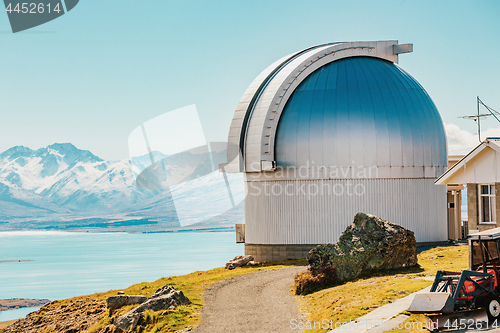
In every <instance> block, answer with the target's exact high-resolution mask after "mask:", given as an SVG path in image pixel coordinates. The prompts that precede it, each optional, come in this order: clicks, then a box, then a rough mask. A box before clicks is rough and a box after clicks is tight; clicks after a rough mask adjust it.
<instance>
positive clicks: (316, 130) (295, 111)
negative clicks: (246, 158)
mask: <svg viewBox="0 0 500 333" xmlns="http://www.w3.org/2000/svg"><path fill="white" fill-rule="evenodd" d="M275 154H276V164H277V166H278V167H279V166H283V167H306V166H307V167H311V166H316V167H332V166H336V167H348V166H351V165H356V166H363V167H371V166H376V167H377V168H378V177H383V178H401V177H405V178H422V177H426V176H427V177H429V176H431V177H437V176H439V175H440V174H442V173H443V172H444V171H445V170H444V167H445V166H446V164H447V162H446V161H447V155H446V137H445V132H444V128H443V125H442V121H441V117H440V115H439V112H438V110H437V109H436V107H435V105H434V103H433V102H432V100H431V98H430V97H429V96H428V94H427V93H426V91H425V90H424V89H423V88H422V86H421V85H420V84H419V83H418V82H417V81H416V80H415V79H414V78H413V77H411V76H410V75H409V74H408V73H406V72H405V71H404V70H402V69H401V68H399V67H398V66H397V65H395V64H394V63H391V62H389V61H385V60H382V59H378V58H373V57H349V58H344V59H341V60H338V61H334V62H331V63H329V64H327V65H325V66H323V67H321V68H319V69H317V70H316V71H315V72H313V73H312V74H310V75H309V76H308V77H307V78H305V79H304V81H302V82H301V83H300V85H299V86H298V87H297V89H295V91H294V92H293V94H292V95H291V97H290V99H289V100H288V102H287V104H286V106H285V108H284V110H283V112H282V114H281V118H280V121H279V124H278V128H277V134H276V143H275Z"/></svg>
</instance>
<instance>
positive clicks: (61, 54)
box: [0, 0, 500, 160]
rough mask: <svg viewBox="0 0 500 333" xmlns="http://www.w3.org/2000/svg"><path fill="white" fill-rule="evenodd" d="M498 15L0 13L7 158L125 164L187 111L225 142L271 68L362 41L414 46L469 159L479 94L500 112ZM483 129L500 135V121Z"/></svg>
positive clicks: (341, 6)
mask: <svg viewBox="0 0 500 333" xmlns="http://www.w3.org/2000/svg"><path fill="white" fill-rule="evenodd" d="M498 17H500V1H498V0H482V1H479V0H475V1H473V0H471V1H460V0H452V1H448V0H439V1H435V0H432V1H428V0H419V1H415V0H411V1H404V0H399V1H398V0H394V1H373V0H364V1H361V0H352V1H335V0H330V1H307V2H305V1H294V0H286V1H281V0H280V1H272V0H266V1H261V0H255V1H234V0H233V1H210V2H209V1H201V0H199V1H190V0H183V1H172V0H148V1H131V0H121V1H116V0H114V1H112V0H108V1H102V0H81V1H80V3H79V4H78V5H77V6H76V7H75V8H74V9H73V10H72V11H71V12H69V13H67V14H66V15H63V16H61V17H60V18H58V19H56V20H54V21H51V22H48V23H46V24H44V25H41V26H39V27H36V28H33V29H30V30H27V31H25V32H19V33H16V34H13V33H12V31H11V29H10V25H9V22H8V18H7V14H6V13H5V12H4V13H0V152H1V151H4V150H6V149H8V148H10V147H13V146H16V145H23V146H27V147H30V148H32V149H38V148H41V147H45V146H47V145H50V144H52V143H55V142H59V143H61V142H71V143H73V144H74V145H75V146H77V147H78V148H80V149H87V150H90V151H91V152H92V153H94V154H95V155H97V156H99V157H101V158H104V159H108V160H118V159H127V158H128V157H129V155H128V154H129V153H128V137H129V135H130V134H131V133H132V132H133V131H134V129H136V128H137V127H138V126H140V125H141V124H143V123H145V122H147V121H149V120H151V119H153V118H155V117H158V116H161V115H162V114H164V113H166V112H169V111H172V110H176V109H179V108H182V107H186V106H190V105H195V106H196V109H197V111H198V114H199V117H200V120H201V124H202V126H203V128H204V130H205V136H206V138H207V140H208V141H224V140H226V139H227V133H228V130H229V125H230V123H231V119H232V115H233V113H234V110H235V108H236V106H237V104H238V101H239V99H240V98H241V96H242V95H243V92H244V91H245V89H246V88H247V87H248V85H249V84H250V83H251V82H252V80H253V79H254V78H255V77H256V76H257V75H258V74H259V73H260V72H261V71H262V70H264V69H265V68H266V67H267V66H268V65H270V64H271V63H272V62H274V61H276V60H277V59H279V58H281V57H283V56H285V55H287V54H290V53H292V52H295V51H298V50H301V49H304V48H307V47H309V46H312V45H317V44H322V43H327V42H334V41H359V40H399V42H400V43H413V45H414V51H413V53H410V54H403V55H401V56H400V58H399V65H400V66H401V67H402V68H403V69H405V70H406V71H407V72H409V73H410V74H411V75H412V76H413V77H415V78H416V79H417V80H418V81H419V82H420V83H421V84H422V85H423V87H424V88H425V89H426V90H427V92H428V93H429V95H430V96H431V98H432V99H433V101H434V103H435V104H436V106H437V108H438V110H439V111H440V113H441V117H442V118H443V121H444V123H445V126H446V129H447V133H448V138H449V142H448V145H449V148H450V152H451V153H453V152H455V153H457V152H459V151H460V150H463V152H466V151H467V150H468V149H470V148H472V147H473V146H474V145H475V144H476V143H477V135H475V133H476V132H477V127H476V124H475V123H474V121H472V120H465V119H462V118H460V117H461V116H465V115H470V114H474V113H477V109H476V96H480V98H481V99H482V100H483V102H485V103H486V104H487V105H489V106H490V107H492V108H493V109H496V110H498V111H500V57H499V54H500V43H499V36H500V21H499V20H498ZM484 111H486V110H485V109H483V110H482V113H483V112H484ZM490 118H491V117H490ZM482 127H483V128H484V129H485V130H486V132H487V133H488V135H491V136H500V123H498V122H497V121H496V120H494V119H488V120H485V121H483V122H482ZM497 133H498V134H497Z"/></svg>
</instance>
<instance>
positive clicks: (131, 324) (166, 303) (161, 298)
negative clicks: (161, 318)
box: [113, 286, 191, 331]
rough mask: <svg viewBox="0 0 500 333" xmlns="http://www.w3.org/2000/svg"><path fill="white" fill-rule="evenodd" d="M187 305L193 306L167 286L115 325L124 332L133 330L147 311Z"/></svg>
mask: <svg viewBox="0 0 500 333" xmlns="http://www.w3.org/2000/svg"><path fill="white" fill-rule="evenodd" d="M113 297H115V296H113ZM187 304H191V301H190V300H189V299H188V298H187V297H186V296H184V294H183V293H182V291H179V290H176V289H175V288H174V287H171V286H165V287H163V288H160V289H158V290H157V291H156V292H155V293H154V294H153V296H151V297H150V298H148V299H147V301H145V302H144V303H142V304H141V305H139V306H138V307H136V308H135V309H133V310H132V311H130V312H128V313H126V314H124V315H123V316H120V317H118V318H117V319H116V320H115V321H114V323H113V324H115V326H117V327H119V328H121V329H122V330H124V331H129V330H133V329H134V328H135V327H136V326H137V323H138V322H139V319H140V318H141V315H142V313H143V312H144V311H146V310H151V311H161V310H174V309H175V308H176V307H178V306H179V305H187Z"/></svg>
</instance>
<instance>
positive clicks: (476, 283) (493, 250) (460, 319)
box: [408, 228, 500, 331]
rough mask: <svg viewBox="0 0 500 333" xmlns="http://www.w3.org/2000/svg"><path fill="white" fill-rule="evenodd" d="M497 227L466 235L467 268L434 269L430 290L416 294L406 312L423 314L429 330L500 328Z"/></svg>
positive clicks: (499, 245) (499, 262) (499, 230)
mask: <svg viewBox="0 0 500 333" xmlns="http://www.w3.org/2000/svg"><path fill="white" fill-rule="evenodd" d="M499 253H500V228H495V229H490V230H486V231H482V232H480V233H476V234H473V235H470V236H469V270H463V271H461V272H449V271H438V272H437V274H436V278H435V279H434V283H433V284H432V287H431V290H430V292H427V293H417V294H416V295H415V298H414V299H413V302H412V304H411V305H410V307H409V308H408V312H410V313H423V314H425V315H426V316H427V318H428V322H427V328H428V329H429V330H431V331H437V330H440V329H444V328H446V329H452V328H474V329H475V328H484V327H486V326H488V325H489V326H495V327H500V296H499V294H500V288H499V285H500V283H499V270H500V260H499Z"/></svg>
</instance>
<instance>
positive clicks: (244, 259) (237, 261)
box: [226, 256, 253, 269]
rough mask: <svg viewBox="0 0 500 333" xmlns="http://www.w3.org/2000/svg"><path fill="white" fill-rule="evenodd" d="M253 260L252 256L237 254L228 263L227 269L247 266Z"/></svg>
mask: <svg viewBox="0 0 500 333" xmlns="http://www.w3.org/2000/svg"><path fill="white" fill-rule="evenodd" d="M252 260H253V257H252V256H236V257H234V259H233V260H230V261H229V262H228V263H227V264H226V268H227V269H235V268H236V267H240V266H245V265H246V264H248V263H249V262H250V261H252Z"/></svg>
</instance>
